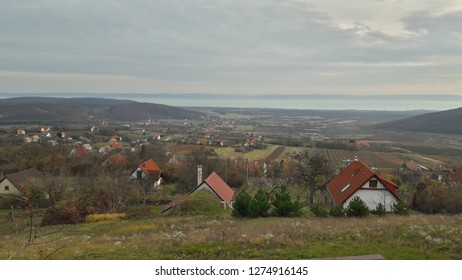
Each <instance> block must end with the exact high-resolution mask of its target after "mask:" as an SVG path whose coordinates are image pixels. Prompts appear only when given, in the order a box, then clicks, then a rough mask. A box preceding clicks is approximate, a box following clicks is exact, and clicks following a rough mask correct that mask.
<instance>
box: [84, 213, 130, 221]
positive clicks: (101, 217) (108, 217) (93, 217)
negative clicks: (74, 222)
mask: <svg viewBox="0 0 462 280" xmlns="http://www.w3.org/2000/svg"><path fill="white" fill-rule="evenodd" d="M126 218H127V214H125V213H120V214H119V213H106V214H90V215H88V216H87V218H86V220H87V223H96V222H101V221H119V220H124V219H126Z"/></svg>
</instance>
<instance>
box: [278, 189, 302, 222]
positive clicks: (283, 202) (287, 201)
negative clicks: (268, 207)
mask: <svg viewBox="0 0 462 280" xmlns="http://www.w3.org/2000/svg"><path fill="white" fill-rule="evenodd" d="M272 204H273V206H274V209H273V212H272V214H273V215H274V216H278V217H287V216H289V217H293V216H299V215H300V210H301V207H300V204H299V203H298V202H294V201H292V198H291V196H290V192H289V191H288V190H287V188H286V187H285V186H283V187H281V188H280V189H279V190H278V191H277V192H276V193H275V194H274V199H273V201H272Z"/></svg>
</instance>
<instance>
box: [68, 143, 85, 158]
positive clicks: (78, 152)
mask: <svg viewBox="0 0 462 280" xmlns="http://www.w3.org/2000/svg"><path fill="white" fill-rule="evenodd" d="M86 155H88V153H87V150H86V149H85V147H83V146H81V145H75V146H74V147H73V148H72V150H71V151H70V152H69V156H86Z"/></svg>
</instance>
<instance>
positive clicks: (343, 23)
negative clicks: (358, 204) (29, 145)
mask: <svg viewBox="0 0 462 280" xmlns="http://www.w3.org/2000/svg"><path fill="white" fill-rule="evenodd" d="M461 30H462V1H460V0H435V1H426V0H421V1H417V0H402V1H400V0H396V1H391V0H390V1H388V0H348V1H346V0H323V1H309V0H287V1H283V0H209V1H206V0H182V1H179V0H98V1H94V0H68V1H64V0H14V1H11V0H0V92H2V93H20V92H21V93H36V92H42V93H44V92H70V93H73V92H94V93H99V92H106V93H112V92H114V93H121V92H122V93H125V92H137V93H190V92H194V93H217V94H286V93H290V94H455V95H462V31H461Z"/></svg>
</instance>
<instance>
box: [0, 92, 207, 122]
mask: <svg viewBox="0 0 462 280" xmlns="http://www.w3.org/2000/svg"><path fill="white" fill-rule="evenodd" d="M202 116H204V114H203V113H199V112H195V111H192V110H187V109H182V108H177V107H172V106H167V105H159V104H152V103H141V102H136V101H131V100H117V99H105V98H54V97H19V98H8V99H0V122H37V121H39V122H43V121H48V122H71V123H86V122H94V121H103V120H108V121H111V120H112V121H142V120H148V119H151V120H156V119H198V118H200V117H202Z"/></svg>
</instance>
